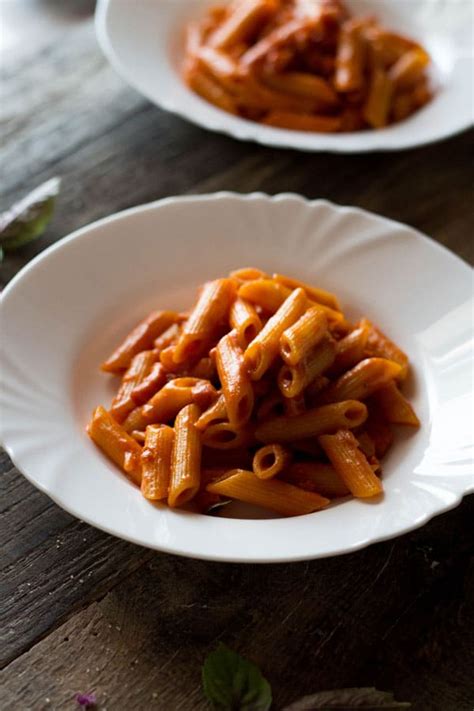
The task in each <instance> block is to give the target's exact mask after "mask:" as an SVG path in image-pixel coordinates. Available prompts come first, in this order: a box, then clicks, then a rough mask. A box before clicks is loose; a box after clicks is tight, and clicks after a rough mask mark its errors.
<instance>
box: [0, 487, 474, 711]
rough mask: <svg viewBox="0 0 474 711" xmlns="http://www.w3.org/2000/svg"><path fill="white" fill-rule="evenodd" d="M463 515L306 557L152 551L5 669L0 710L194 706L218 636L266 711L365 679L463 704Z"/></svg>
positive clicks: (469, 578)
mask: <svg viewBox="0 0 474 711" xmlns="http://www.w3.org/2000/svg"><path fill="white" fill-rule="evenodd" d="M473 513H474V501H473V499H472V498H471V499H470V500H466V501H465V502H464V503H463V504H462V505H461V507H460V508H459V509H458V510H457V511H456V512H450V513H448V514H445V515H444V516H441V517H439V518H438V519H436V520H434V521H432V522H431V523H430V524H428V525H427V526H426V527H425V528H424V529H422V530H421V531H418V532H416V533H414V534H410V535H408V536H404V537H403V538H400V539H398V540H397V541H391V542H387V543H383V544H379V545H376V546H372V547H371V548H369V549H366V550H364V551H360V552H358V553H354V554H351V555H348V556H343V557H340V558H333V559H328V560H321V561H314V562H310V563H296V564H289V565H288V564H285V565H271V566H265V567H261V566H244V565H227V564H219V563H206V562H202V561H190V560H184V559H180V558H177V557H174V556H164V555H159V554H153V557H152V558H151V559H150V560H149V561H148V562H147V563H146V564H145V565H144V566H142V567H141V568H140V570H139V571H137V572H135V573H133V574H132V575H130V576H128V577H127V578H126V579H124V580H122V581H121V582H120V583H119V584H118V585H117V586H116V587H115V588H114V589H113V590H112V591H111V592H110V593H109V594H108V595H107V596H106V597H105V598H104V599H103V600H102V601H100V602H99V603H94V604H92V605H90V606H89V607H88V608H87V609H86V610H84V611H83V612H80V613H78V614H76V615H75V616H74V617H73V618H72V619H71V620H69V621H68V622H66V623H65V624H64V625H62V626H61V627H60V628H59V629H57V630H56V631H55V632H53V633H52V634H50V635H49V636H48V637H47V638H46V639H44V640H43V641H41V642H39V643H38V644H37V645H35V646H34V647H33V648H32V649H31V650H30V651H29V652H27V653H26V654H24V655H22V656H20V657H19V658H18V659H17V660H16V661H14V662H12V663H11V664H10V665H9V666H8V667H7V668H6V670H5V672H4V680H3V685H4V695H5V702H6V706H4V707H7V708H9V709H42V708H48V709H63V708H64V709H65V708H68V707H69V706H68V704H70V703H71V699H72V697H73V695H74V693H75V692H76V691H85V690H91V689H93V690H94V691H95V692H96V693H97V696H98V699H99V701H100V704H99V708H105V707H106V708H109V709H110V708H112V709H115V708H126V709H147V708H157V709H173V710H174V709H176V710H178V709H179V710H181V709H182V710H183V711H187V709H196V710H199V709H205V708H206V705H205V703H204V700H203V697H202V694H201V689H200V668H201V664H202V661H203V658H204V656H205V654H206V653H207V652H208V651H210V650H211V649H213V648H214V647H215V645H216V643H217V641H219V640H221V641H224V642H226V643H227V644H228V645H230V646H231V647H233V648H234V649H236V650H238V651H239V652H241V653H242V654H245V655H246V656H248V657H250V658H251V659H253V660H254V661H255V662H256V663H257V664H259V666H261V668H262V669H263V670H264V673H265V675H266V676H267V677H268V679H269V681H270V682H271V684H272V687H273V690H274V697H275V708H277V709H278V708H282V707H283V705H285V704H287V703H289V702H290V701H292V700H294V699H295V698H297V697H298V695H302V694H305V693H311V692H314V691H316V690H318V689H325V688H333V687H340V686H352V685H372V684H374V685H376V686H378V687H379V688H390V689H394V690H395V691H396V694H397V697H398V698H399V699H405V700H407V699H408V700H411V701H412V703H413V711H441V709H445V710H446V711H447V710H448V709H449V710H452V711H454V710H455V709H456V711H468V710H469V709H470V705H469V703H470V698H471V692H472V682H471V678H470V673H469V668H470V666H471V667H472V664H473V663H474V649H473V647H472V645H470V640H469V634H468V629H469V626H470V624H472V609H471V610H469V609H468V608H467V607H466V606H465V604H464V600H465V596H467V595H468V594H469V592H471V593H472V592H474V590H473V584H474V567H472V566H471V568H470V569H469V568H468V566H467V561H468V556H469V548H470V541H469V537H470V536H469V522H470V521H471V520H472V515H473ZM466 599H468V598H466ZM47 697H48V698H49V699H50V703H49V704H48V705H46V702H45V699H46V698H47ZM440 699H441V700H442V702H440Z"/></svg>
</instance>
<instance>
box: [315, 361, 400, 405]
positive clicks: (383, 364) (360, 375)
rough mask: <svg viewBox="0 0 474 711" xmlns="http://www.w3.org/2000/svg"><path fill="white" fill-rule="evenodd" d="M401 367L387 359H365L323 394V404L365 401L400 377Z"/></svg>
mask: <svg viewBox="0 0 474 711" xmlns="http://www.w3.org/2000/svg"><path fill="white" fill-rule="evenodd" d="M400 371H401V366H400V365H398V363H394V362H393V361H392V360H387V359H386V358H365V359H364V360H361V362H360V363H358V364H357V365H355V366H354V367H353V368H351V370H348V371H347V372H346V373H344V375H341V376H340V377H339V378H338V379H337V380H336V381H334V382H333V383H331V385H329V386H328V387H327V388H326V390H324V391H323V392H322V393H321V400H322V401H323V402H338V401H341V400H365V398H367V397H369V396H370V395H372V393H374V392H376V391H377V390H379V388H382V387H384V385H387V384H388V383H389V382H390V381H391V380H394V379H395V378H397V377H398V375H399V374H400Z"/></svg>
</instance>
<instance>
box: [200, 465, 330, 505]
mask: <svg viewBox="0 0 474 711" xmlns="http://www.w3.org/2000/svg"><path fill="white" fill-rule="evenodd" d="M206 491H209V492H210V493H212V494H219V496H223V497H228V498H231V499H237V500H239V501H244V502H245V503H248V504H255V505H257V506H262V507H264V508H266V509H269V510H270V511H275V512H276V513H278V514H280V515H281V516H301V515H303V514H308V513H312V512H313V511H318V510H319V509H322V508H324V507H325V506H327V505H328V504H329V499H326V498H324V497H323V496H319V494H315V493H313V492H312V491H304V490H303V489H298V488H297V487H296V486H293V485H292V484H288V483H287V482H285V481H279V480H278V479H269V480H267V481H264V480H262V479H259V478H258V477H256V476H255V474H254V473H253V472H249V471H245V470H244V469H234V470H231V471H230V472H228V473H227V474H226V475H225V476H224V477H223V478H222V479H219V480H217V481H213V482H211V483H210V484H208V485H207V486H206Z"/></svg>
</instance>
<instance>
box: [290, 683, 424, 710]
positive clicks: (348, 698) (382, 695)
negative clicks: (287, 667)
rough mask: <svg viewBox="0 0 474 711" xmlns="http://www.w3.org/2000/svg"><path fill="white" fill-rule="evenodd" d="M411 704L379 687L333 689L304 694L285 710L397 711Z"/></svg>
mask: <svg viewBox="0 0 474 711" xmlns="http://www.w3.org/2000/svg"><path fill="white" fill-rule="evenodd" d="M410 706H411V704H409V703H404V702H400V701H395V699H394V698H393V694H392V693H391V692H389V691H378V689H374V688H373V687H370V688H360V689H333V690H331V691H320V692H318V693H316V694H311V696H303V698H302V699H299V700H298V701H295V702H294V703H292V704H290V705H289V706H286V707H285V708H284V709H283V711H313V709H324V711H330V710H331V709H337V710H338V711H352V709H363V710H364V711H396V710H398V709H407V708H410Z"/></svg>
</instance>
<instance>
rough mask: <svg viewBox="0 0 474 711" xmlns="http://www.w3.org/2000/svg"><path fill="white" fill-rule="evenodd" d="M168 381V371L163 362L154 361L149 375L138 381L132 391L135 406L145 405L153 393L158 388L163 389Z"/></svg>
mask: <svg viewBox="0 0 474 711" xmlns="http://www.w3.org/2000/svg"><path fill="white" fill-rule="evenodd" d="M135 357H136V356H135ZM167 382H168V377H167V372H166V370H165V369H164V368H163V365H162V364H161V363H153V365H152V367H151V370H150V372H149V373H148V375H147V376H146V377H145V378H143V380H141V381H140V382H139V383H137V384H136V385H135V386H134V388H133V390H132V392H131V396H132V399H133V401H134V403H135V407H136V406H137V405H144V404H145V403H146V402H148V400H151V398H152V397H153V395H155V394H156V393H157V392H158V390H161V388H162V387H163V386H164V385H166V383H167Z"/></svg>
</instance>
